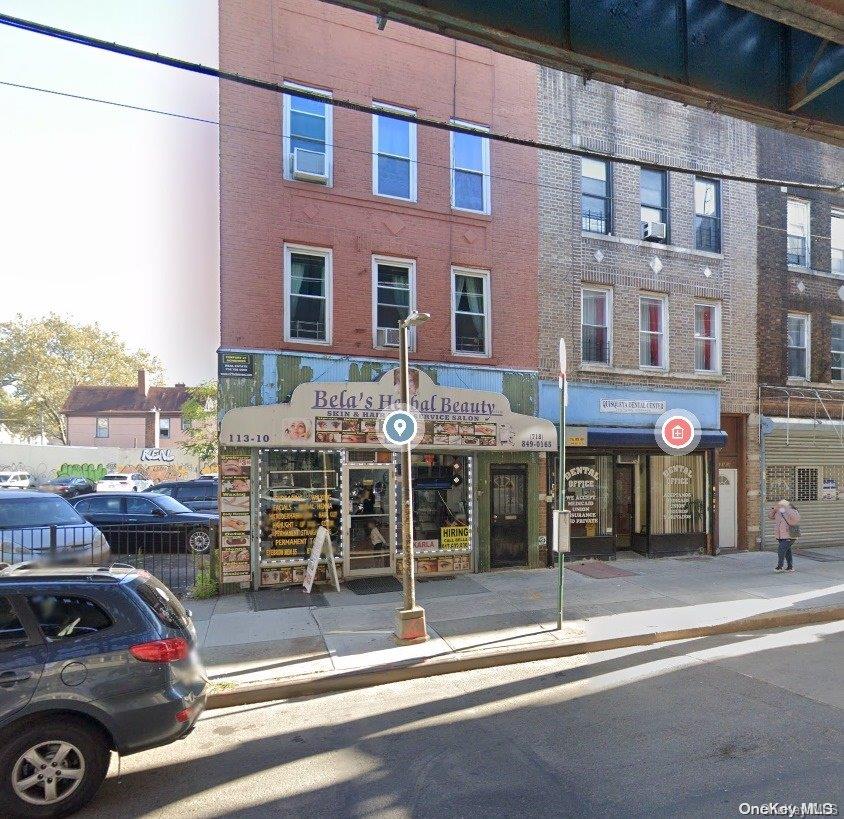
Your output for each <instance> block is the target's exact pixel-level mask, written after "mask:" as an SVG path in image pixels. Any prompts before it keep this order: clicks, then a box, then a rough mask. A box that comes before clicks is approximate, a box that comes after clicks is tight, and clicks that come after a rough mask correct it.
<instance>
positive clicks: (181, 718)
mask: <svg viewBox="0 0 844 819" xmlns="http://www.w3.org/2000/svg"><path fill="white" fill-rule="evenodd" d="M190 714H191V709H190V708H183V709H182V710H181V711H179V713H178V714H176V722H187V721H188V720H189V719H190Z"/></svg>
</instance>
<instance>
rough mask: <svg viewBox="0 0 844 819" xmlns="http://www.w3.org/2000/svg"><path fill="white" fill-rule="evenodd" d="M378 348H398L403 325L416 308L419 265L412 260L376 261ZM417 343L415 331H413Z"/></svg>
mask: <svg viewBox="0 0 844 819" xmlns="http://www.w3.org/2000/svg"><path fill="white" fill-rule="evenodd" d="M372 272H373V277H374V287H373V293H374V297H375V298H374V305H373V310H374V313H375V315H374V324H375V346H376V347H396V346H398V326H399V322H400V321H402V320H403V319H406V318H407V316H408V315H409V314H410V311H411V310H412V309H413V301H414V292H413V291H414V287H415V281H414V280H415V265H414V263H413V262H412V261H410V260H404V259H386V258H377V257H376V258H373V260H372ZM410 332H411V338H410V340H411V341H412V340H413V335H412V333H413V329H412V328H411V330H410Z"/></svg>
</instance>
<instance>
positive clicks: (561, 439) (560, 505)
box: [554, 338, 569, 630]
mask: <svg viewBox="0 0 844 819" xmlns="http://www.w3.org/2000/svg"><path fill="white" fill-rule="evenodd" d="M559 385H560V434H559V436H558V437H557V466H558V470H559V471H558V474H557V510H558V512H562V511H563V510H564V509H565V508H566V490H565V487H564V486H563V482H564V480H565V474H566V407H567V406H568V403H569V394H568V393H569V390H568V378H567V377H566V341H565V339H564V338H561V339H560V377H559ZM555 518H556V519H557V525H556V526H555V527H554V529H555V532H556V543H555V544H554V545H555V546H556V548H557V571H558V572H559V579H558V587H559V588H558V591H559V596H558V598H557V603H558V606H557V629H558V630H562V628H563V576H564V573H563V562H564V560H565V558H564V553H563V550H562V544H561V540H562V532H561V531H560V528H561V527H562V524H563V520H562V518H563V515H561V514H557V515H555Z"/></svg>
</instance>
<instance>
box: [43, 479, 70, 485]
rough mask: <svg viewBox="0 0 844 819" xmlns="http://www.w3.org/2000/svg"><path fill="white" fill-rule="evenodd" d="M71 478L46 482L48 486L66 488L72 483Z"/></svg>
mask: <svg viewBox="0 0 844 819" xmlns="http://www.w3.org/2000/svg"><path fill="white" fill-rule="evenodd" d="M73 480H74V479H73V478H68V477H63V478H53V480H51V481H47V485H48V486H68V485H70V484H71V483H73Z"/></svg>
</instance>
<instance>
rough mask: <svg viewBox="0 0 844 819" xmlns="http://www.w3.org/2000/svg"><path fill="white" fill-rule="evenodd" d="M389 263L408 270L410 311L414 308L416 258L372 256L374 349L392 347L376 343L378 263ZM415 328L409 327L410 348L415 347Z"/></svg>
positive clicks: (389, 348) (390, 348)
mask: <svg viewBox="0 0 844 819" xmlns="http://www.w3.org/2000/svg"><path fill="white" fill-rule="evenodd" d="M379 264H389V265H394V266H396V267H406V268H408V271H409V276H408V282H409V283H410V312H411V313H412V312H413V311H414V310H415V309H416V259H401V258H398V257H396V256H373V257H372V346H373V347H374V348H375V349H376V350H385V349H386V350H392V349H394V348H392V347H382V346H379V344H378V265H379ZM415 330H416V328H415V327H411V328H409V333H410V336H409V338H408V343H409V344H410V349H411V350H413V349H415V348H416V333H415Z"/></svg>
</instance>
